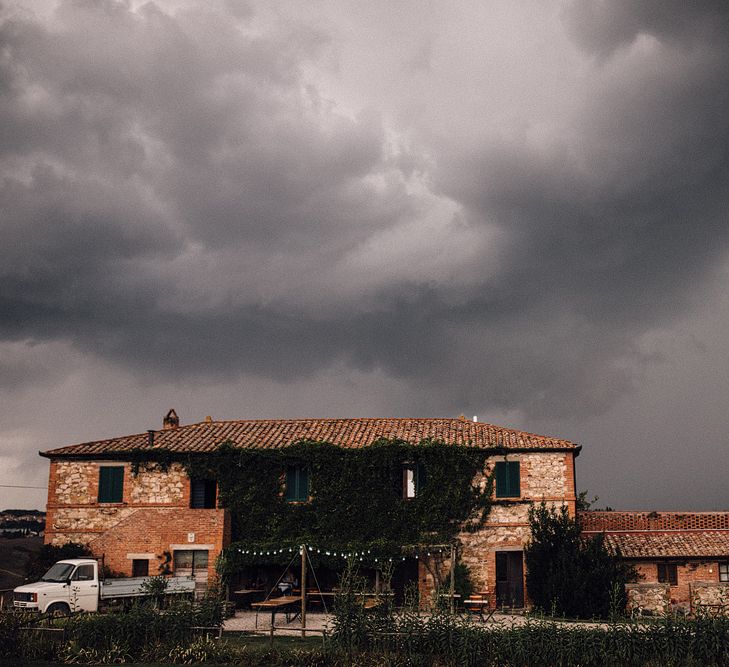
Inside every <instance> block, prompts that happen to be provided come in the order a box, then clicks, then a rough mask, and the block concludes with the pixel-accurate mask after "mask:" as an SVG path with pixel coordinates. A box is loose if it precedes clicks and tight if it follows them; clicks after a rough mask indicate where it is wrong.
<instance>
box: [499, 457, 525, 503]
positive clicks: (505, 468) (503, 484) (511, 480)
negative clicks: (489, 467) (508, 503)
mask: <svg viewBox="0 0 729 667" xmlns="http://www.w3.org/2000/svg"><path fill="white" fill-rule="evenodd" d="M520 496H521V484H520V480H519V461H497V463H496V497H497V498H519V497H520Z"/></svg>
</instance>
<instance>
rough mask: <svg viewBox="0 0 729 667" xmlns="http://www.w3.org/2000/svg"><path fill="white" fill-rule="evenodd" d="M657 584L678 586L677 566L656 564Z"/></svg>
mask: <svg viewBox="0 0 729 667" xmlns="http://www.w3.org/2000/svg"><path fill="white" fill-rule="evenodd" d="M658 583H659V584H670V585H671V586H676V585H677V584H678V568H677V566H676V565H675V564H673V563H658Z"/></svg>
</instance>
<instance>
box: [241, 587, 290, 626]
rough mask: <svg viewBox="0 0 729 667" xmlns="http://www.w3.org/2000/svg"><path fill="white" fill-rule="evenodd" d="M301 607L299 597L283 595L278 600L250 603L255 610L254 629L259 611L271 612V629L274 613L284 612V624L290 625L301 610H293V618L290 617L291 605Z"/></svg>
mask: <svg viewBox="0 0 729 667" xmlns="http://www.w3.org/2000/svg"><path fill="white" fill-rule="evenodd" d="M295 604H299V605H301V597H296V596H295V595H284V596H282V597H280V598H271V599H270V600H264V601H263V602H252V603H251V607H252V608H253V609H255V610H256V628H257V627H258V612H259V611H266V610H270V611H271V627H273V626H274V625H275V621H276V612H279V611H283V612H286V622H287V623H291V621H292V620H294V619H295V618H296V617H297V616H298V615H299V614H300V613H301V608H300V606H299V609H297V610H295V611H296V613H295V614H294V616H293V618H292V617H291V611H292V610H291V605H295Z"/></svg>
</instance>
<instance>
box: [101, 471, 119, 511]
mask: <svg viewBox="0 0 729 667" xmlns="http://www.w3.org/2000/svg"><path fill="white" fill-rule="evenodd" d="M123 497H124V468H123V467H122V466H116V467H109V466H102V467H101V468H99V502H100V503H120V502H121V501H122V499H123Z"/></svg>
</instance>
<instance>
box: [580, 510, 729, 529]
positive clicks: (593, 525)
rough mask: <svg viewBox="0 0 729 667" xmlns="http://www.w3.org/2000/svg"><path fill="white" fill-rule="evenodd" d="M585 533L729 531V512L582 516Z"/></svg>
mask: <svg viewBox="0 0 729 667" xmlns="http://www.w3.org/2000/svg"><path fill="white" fill-rule="evenodd" d="M580 522H581V524H582V529H583V530H585V531H603V530H615V531H625V530H707V529H708V530H711V529H714V530H729V512H604V511H602V512H580Z"/></svg>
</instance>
